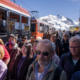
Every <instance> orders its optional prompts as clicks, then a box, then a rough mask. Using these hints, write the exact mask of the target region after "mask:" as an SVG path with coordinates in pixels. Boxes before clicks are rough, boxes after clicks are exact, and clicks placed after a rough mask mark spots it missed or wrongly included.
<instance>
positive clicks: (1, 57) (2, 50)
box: [0, 46, 5, 59]
mask: <svg viewBox="0 0 80 80" xmlns="http://www.w3.org/2000/svg"><path fill="white" fill-rule="evenodd" d="M4 53H5V52H4V49H3V47H1V46H0V59H3V57H4Z"/></svg>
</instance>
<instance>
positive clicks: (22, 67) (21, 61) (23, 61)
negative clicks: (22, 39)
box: [11, 43, 33, 80]
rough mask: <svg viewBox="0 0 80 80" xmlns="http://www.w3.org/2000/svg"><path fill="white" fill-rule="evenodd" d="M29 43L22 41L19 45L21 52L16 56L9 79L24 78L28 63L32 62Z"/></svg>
mask: <svg viewBox="0 0 80 80" xmlns="http://www.w3.org/2000/svg"><path fill="white" fill-rule="evenodd" d="M31 47H32V46H31V44H30V43H24V44H23V45H22V47H21V53H20V55H19V56H18V57H17V59H16V61H15V64H14V67H13V71H12V76H11V79H14V80H25V79H26V74H27V70H28V67H29V65H30V64H31V63H32V62H33V57H32V55H31Z"/></svg>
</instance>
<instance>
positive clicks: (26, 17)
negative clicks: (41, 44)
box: [0, 0, 30, 42]
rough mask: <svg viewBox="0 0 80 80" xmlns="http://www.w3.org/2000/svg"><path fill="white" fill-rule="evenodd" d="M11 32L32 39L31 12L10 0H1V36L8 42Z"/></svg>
mask: <svg viewBox="0 0 80 80" xmlns="http://www.w3.org/2000/svg"><path fill="white" fill-rule="evenodd" d="M11 33H13V34H22V35H27V37H28V39H30V14H29V12H28V11H27V10H26V9H24V8H22V7H21V6H19V5H17V4H15V3H13V2H11V1H10V0H0V38H2V39H3V41H4V42H6V41H8V37H9V34H11Z"/></svg>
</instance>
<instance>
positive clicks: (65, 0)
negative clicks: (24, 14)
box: [10, 0, 80, 21]
mask: <svg viewBox="0 0 80 80" xmlns="http://www.w3.org/2000/svg"><path fill="white" fill-rule="evenodd" d="M10 1H13V0H10ZM15 1H16V4H18V5H22V7H23V8H25V9H27V10H28V11H33V10H35V11H38V12H39V17H44V16H47V15H50V14H51V15H55V16H56V15H58V14H60V15H62V16H64V17H68V18H70V19H72V20H74V21H78V19H79V10H80V0H15ZM24 3H25V4H26V5H25V4H24Z"/></svg>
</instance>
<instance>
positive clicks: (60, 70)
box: [53, 66, 63, 80]
mask: <svg viewBox="0 0 80 80" xmlns="http://www.w3.org/2000/svg"><path fill="white" fill-rule="evenodd" d="M62 71H63V68H61V67H60V66H58V67H57V69H56V71H55V73H54V78H53V80H60V75H61V72H62Z"/></svg>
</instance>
